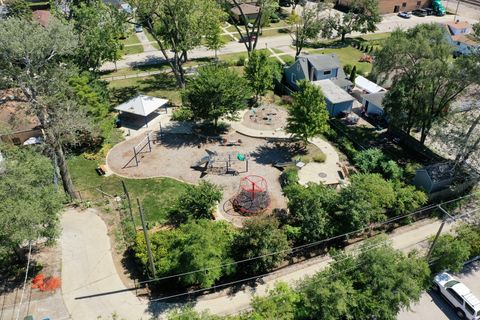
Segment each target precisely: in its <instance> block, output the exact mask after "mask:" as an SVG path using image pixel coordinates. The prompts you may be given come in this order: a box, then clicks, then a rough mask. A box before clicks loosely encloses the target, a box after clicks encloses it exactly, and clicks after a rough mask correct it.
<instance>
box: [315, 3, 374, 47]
mask: <svg viewBox="0 0 480 320" xmlns="http://www.w3.org/2000/svg"><path fill="white" fill-rule="evenodd" d="M380 21H382V18H381V16H380V11H379V8H378V1H376V0H353V1H351V2H349V5H348V8H347V12H346V13H345V14H339V13H334V14H333V15H331V16H329V17H327V18H326V19H325V21H324V22H323V28H322V32H323V35H324V36H325V37H331V36H332V35H339V36H341V39H342V42H344V41H345V36H346V35H347V34H350V33H352V32H360V33H368V32H374V31H375V30H377V24H378V23H379V22H380Z"/></svg>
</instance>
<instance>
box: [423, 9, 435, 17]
mask: <svg viewBox="0 0 480 320" xmlns="http://www.w3.org/2000/svg"><path fill="white" fill-rule="evenodd" d="M425 11H427V16H433V14H434V13H435V12H434V11H433V9H432V8H425Z"/></svg>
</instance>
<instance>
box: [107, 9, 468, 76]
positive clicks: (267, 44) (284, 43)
mask: <svg viewBox="0 0 480 320" xmlns="http://www.w3.org/2000/svg"><path fill="white" fill-rule="evenodd" d="M453 18H454V17H453V16H451V15H446V16H443V17H437V16H427V17H417V16H412V18H411V19H402V18H400V17H398V16H397V15H395V14H391V15H386V16H383V20H382V22H381V23H379V24H378V26H377V27H378V30H377V31H376V32H375V33H384V32H391V31H393V30H394V29H395V28H401V29H408V28H411V27H414V26H416V25H417V24H420V23H433V22H438V23H444V22H447V21H452V20H453ZM458 19H460V20H462V21H465V20H466V21H469V22H471V23H474V22H476V20H475V19H473V18H464V17H458ZM359 35H360V34H359V33H353V34H352V35H351V36H359ZM142 44H143V42H142ZM291 44H292V38H291V37H290V36H289V35H282V36H274V37H260V38H259V39H258V44H257V48H259V49H263V48H277V49H280V50H282V51H285V52H287V53H288V52H292V53H294V51H293V49H292V48H290V45H291ZM152 48H153V47H152ZM244 51H246V49H245V45H244V44H243V43H239V42H229V43H228V44H227V45H226V46H225V47H224V48H222V49H220V50H219V51H218V54H219V55H221V54H228V53H236V52H244ZM214 56H215V53H214V51H211V50H208V49H207V48H205V47H200V48H197V49H195V50H192V51H190V52H189V54H188V57H189V59H195V58H204V57H214ZM162 61H164V57H163V55H162V53H161V52H160V51H159V50H152V51H150V50H149V51H148V52H143V53H138V54H131V55H126V56H124V57H123V59H121V60H119V61H117V69H125V68H131V67H134V66H137V65H148V64H155V63H159V62H162ZM114 69H115V64H114V63H113V62H107V63H105V64H104V65H103V66H102V68H101V70H114Z"/></svg>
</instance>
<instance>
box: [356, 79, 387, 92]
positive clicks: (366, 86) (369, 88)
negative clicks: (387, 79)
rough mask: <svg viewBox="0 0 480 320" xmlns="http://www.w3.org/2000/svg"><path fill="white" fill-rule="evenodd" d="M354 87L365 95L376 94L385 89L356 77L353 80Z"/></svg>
mask: <svg viewBox="0 0 480 320" xmlns="http://www.w3.org/2000/svg"><path fill="white" fill-rule="evenodd" d="M355 86H356V87H357V88H359V89H360V90H362V91H363V92H365V93H377V92H381V91H385V88H383V87H381V86H379V85H378V84H376V83H375V82H372V81H370V80H368V79H367V78H365V77H362V76H358V77H356V78H355Z"/></svg>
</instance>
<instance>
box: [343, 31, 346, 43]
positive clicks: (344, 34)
mask: <svg viewBox="0 0 480 320" xmlns="http://www.w3.org/2000/svg"><path fill="white" fill-rule="evenodd" d="M345 36H346V33H345V32H342V42H345Z"/></svg>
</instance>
